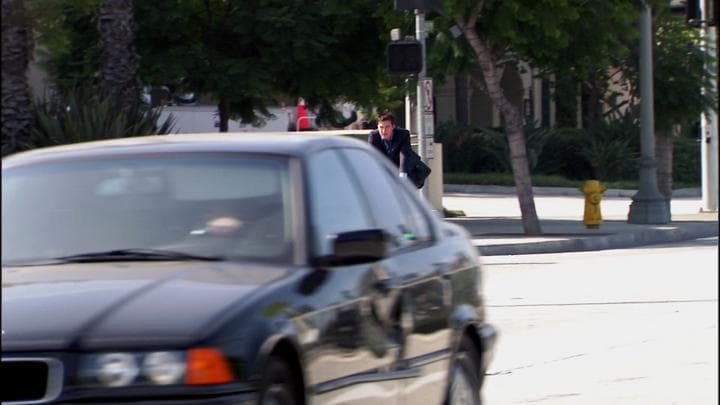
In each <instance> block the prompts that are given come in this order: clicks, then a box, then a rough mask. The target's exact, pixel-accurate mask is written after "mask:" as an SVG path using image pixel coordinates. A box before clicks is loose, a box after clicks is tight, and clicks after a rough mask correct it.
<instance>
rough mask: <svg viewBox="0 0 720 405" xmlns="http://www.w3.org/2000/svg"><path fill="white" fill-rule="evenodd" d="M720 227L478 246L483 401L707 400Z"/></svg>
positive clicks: (713, 395)
mask: <svg viewBox="0 0 720 405" xmlns="http://www.w3.org/2000/svg"><path fill="white" fill-rule="evenodd" d="M717 255H718V239H717V238H716V237H715V238H708V239H703V240H696V241H690V242H684V243H679V244H673V245H664V246H650V247H644V248H635V249H624V250H608V251H600V252H577V253H564V254H542V255H523V256H493V257H484V258H483V261H484V263H485V269H484V281H485V284H484V288H483V291H484V293H485V298H486V303H487V305H488V307H487V311H488V319H489V321H490V322H492V323H493V324H495V325H496V326H497V327H498V328H499V330H500V340H499V343H498V347H497V353H496V356H495V359H494V360H493V362H492V364H491V367H490V370H489V371H488V374H489V375H488V377H487V378H486V386H485V389H484V400H485V403H486V404H489V405H497V404H503V405H506V404H552V405H557V404H573V405H575V404H587V405H593V404H633V405H634V404H643V405H646V404H653V405H655V404H692V405H704V404H708V405H709V404H717V403H718V256H717Z"/></svg>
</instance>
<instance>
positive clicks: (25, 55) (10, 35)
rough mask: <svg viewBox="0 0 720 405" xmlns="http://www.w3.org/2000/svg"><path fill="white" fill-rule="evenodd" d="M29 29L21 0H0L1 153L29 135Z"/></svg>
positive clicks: (18, 146)
mask: <svg viewBox="0 0 720 405" xmlns="http://www.w3.org/2000/svg"><path fill="white" fill-rule="evenodd" d="M32 53H33V40H32V30H31V28H30V25H29V22H28V14H27V12H26V8H25V4H24V1H23V0H2V155H3V156H5V155H6V154H9V153H12V152H15V151H18V150H20V149H22V148H23V145H24V144H25V143H26V142H27V141H28V139H29V137H30V130H31V127H32V98H31V94H30V89H29V86H28V81H27V76H26V72H27V68H28V64H29V63H30V60H31V58H32Z"/></svg>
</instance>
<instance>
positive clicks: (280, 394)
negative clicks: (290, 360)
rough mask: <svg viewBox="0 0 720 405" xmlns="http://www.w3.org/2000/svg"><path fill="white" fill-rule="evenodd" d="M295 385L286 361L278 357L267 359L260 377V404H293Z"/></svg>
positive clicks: (295, 402)
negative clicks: (261, 377)
mask: <svg viewBox="0 0 720 405" xmlns="http://www.w3.org/2000/svg"><path fill="white" fill-rule="evenodd" d="M297 403H299V402H298V400H297V398H296V397H295V385H294V383H293V378H292V370H291V369H290V366H289V365H288V364H287V362H285V361H283V360H282V359H280V358H278V357H271V358H270V359H269V360H268V363H267V366H266V367H265V372H264V373H263V379H262V391H261V393H260V405H295V404H297Z"/></svg>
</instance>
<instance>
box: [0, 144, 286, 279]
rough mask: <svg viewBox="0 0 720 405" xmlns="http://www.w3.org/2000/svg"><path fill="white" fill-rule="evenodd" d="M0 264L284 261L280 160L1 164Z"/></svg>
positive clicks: (237, 157)
mask: <svg viewBox="0 0 720 405" xmlns="http://www.w3.org/2000/svg"><path fill="white" fill-rule="evenodd" d="M2 182H3V187H2V262H3V265H28V264H37V263H48V262H49V263H56V262H70V261H72V262H78V261H83V262H90V261H118V260H128V261H129V260H164V259H166V260H242V259H250V260H259V261H271V262H288V261H289V260H290V258H291V257H293V254H292V253H293V252H292V249H293V246H292V240H293V237H292V234H291V233H292V229H293V217H292V210H291V207H292V204H291V202H290V201H291V195H292V187H291V186H292V185H291V184H290V174H289V165H288V161H287V159H284V158H277V157H270V156H257V155H246V154H197V153H191V154H174V155H172V156H168V155H148V156H140V157H137V156H132V157H122V158H103V159H97V160H82V161H71V162H67V161H66V162H51V163H41V164H35V165H29V166H21V167H15V168H9V169H3V175H2Z"/></svg>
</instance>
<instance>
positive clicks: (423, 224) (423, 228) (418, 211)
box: [397, 186, 432, 242]
mask: <svg viewBox="0 0 720 405" xmlns="http://www.w3.org/2000/svg"><path fill="white" fill-rule="evenodd" d="M411 192H415V193H417V191H416V190H415V189H414V186H413V190H412V191H408V189H407V187H398V188H397V196H398V198H399V199H400V202H401V204H402V205H403V207H404V208H405V212H406V215H407V217H408V220H409V221H411V222H412V227H413V230H414V232H415V240H416V241H418V242H422V241H429V240H431V239H432V231H431V227H430V223H429V221H428V218H427V215H426V214H425V211H424V210H423V209H422V208H420V206H419V202H418V201H417V198H416V197H415V196H413V195H411V194H410V193H411Z"/></svg>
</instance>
